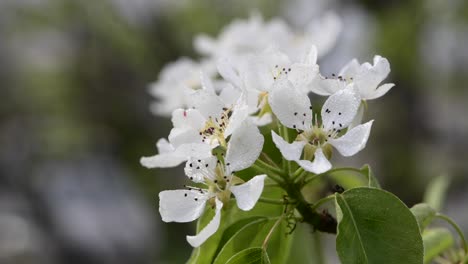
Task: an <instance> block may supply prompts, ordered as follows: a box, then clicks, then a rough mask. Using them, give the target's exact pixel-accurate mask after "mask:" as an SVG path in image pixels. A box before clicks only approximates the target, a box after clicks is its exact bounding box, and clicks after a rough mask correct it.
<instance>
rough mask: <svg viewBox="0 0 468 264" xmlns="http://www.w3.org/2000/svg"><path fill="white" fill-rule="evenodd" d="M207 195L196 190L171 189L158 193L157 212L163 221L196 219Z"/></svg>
mask: <svg viewBox="0 0 468 264" xmlns="http://www.w3.org/2000/svg"><path fill="white" fill-rule="evenodd" d="M207 199H208V196H207V194H206V193H205V192H203V193H202V192H201V191H196V190H171V191H162V192H160V193H159V213H160V214H161V218H162V220H163V221H164V222H178V223H185V222H191V221H194V220H195V219H198V218H199V217H200V215H201V214H202V213H203V211H204V209H205V203H206V200H207Z"/></svg>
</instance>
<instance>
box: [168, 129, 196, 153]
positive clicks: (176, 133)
mask: <svg viewBox="0 0 468 264" xmlns="http://www.w3.org/2000/svg"><path fill="white" fill-rule="evenodd" d="M168 139H169V142H170V143H171V144H172V146H173V147H174V148H175V149H177V148H178V147H179V146H181V145H183V144H191V143H202V136H201V135H200V132H199V130H196V129H193V128H191V127H186V128H173V129H171V132H169V136H168Z"/></svg>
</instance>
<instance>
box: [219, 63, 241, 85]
mask: <svg viewBox="0 0 468 264" xmlns="http://www.w3.org/2000/svg"><path fill="white" fill-rule="evenodd" d="M216 66H217V68H218V72H219V74H220V75H221V77H223V79H224V80H226V81H228V82H230V83H232V84H233V85H234V86H235V87H238V88H240V87H242V80H241V79H240V77H239V74H238V73H237V71H236V70H235V69H234V66H233V65H232V63H231V62H230V61H229V59H227V58H222V59H220V60H218V63H217V65H216Z"/></svg>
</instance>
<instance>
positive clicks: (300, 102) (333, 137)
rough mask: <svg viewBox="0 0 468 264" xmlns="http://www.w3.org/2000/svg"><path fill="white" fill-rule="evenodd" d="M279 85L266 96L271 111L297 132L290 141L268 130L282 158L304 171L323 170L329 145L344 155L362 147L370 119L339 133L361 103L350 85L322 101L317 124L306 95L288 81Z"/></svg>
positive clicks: (366, 137) (320, 171) (370, 124)
mask: <svg viewBox="0 0 468 264" xmlns="http://www.w3.org/2000/svg"><path fill="white" fill-rule="evenodd" d="M279 85H280V87H278V88H277V89H274V90H273V91H272V92H271V95H270V105H271V108H272V110H273V113H274V114H275V115H276V116H277V117H278V119H279V120H280V122H281V123H282V124H283V125H284V126H286V127H289V128H293V129H296V130H297V131H298V132H299V134H298V136H297V138H296V140H295V141H294V142H293V143H289V142H286V141H285V140H284V139H283V138H281V137H280V136H278V135H277V134H276V133H275V132H274V131H272V132H271V133H272V138H273V142H274V143H275V145H276V147H277V148H278V149H279V150H280V152H281V153H282V155H283V157H284V158H285V159H287V160H291V161H296V162H297V163H298V164H299V165H300V166H301V167H302V168H303V169H304V170H306V171H310V172H313V173H323V172H326V171H328V170H329V169H331V167H332V165H331V163H330V161H329V158H330V156H331V148H330V146H333V147H335V148H336V149H337V150H338V152H339V153H340V154H341V155H343V156H346V157H347V156H352V155H354V154H356V153H357V152H359V151H361V150H362V149H363V148H364V147H365V145H366V142H367V139H368V138H369V134H370V129H371V126H372V123H373V121H369V122H367V123H365V124H362V125H358V126H356V127H354V128H352V129H348V130H347V131H346V132H343V130H344V129H346V128H348V126H349V124H350V123H351V121H352V120H353V119H354V117H355V115H356V113H357V111H358V108H359V105H360V102H361V98H360V96H359V94H358V93H357V92H356V91H355V90H354V88H353V84H350V85H349V86H348V87H346V88H345V89H342V90H339V91H337V92H336V93H334V94H333V95H331V96H330V97H329V98H328V99H327V100H326V102H325V103H324V105H323V107H322V111H321V117H322V121H321V124H320V123H319V121H318V120H317V116H315V118H314V117H313V113H312V106H311V104H310V101H309V98H308V97H305V96H303V95H302V94H300V93H299V92H297V91H296V89H294V87H293V86H292V84H291V83H290V82H289V81H288V80H282V81H281V82H279ZM314 119H315V123H313V120H314ZM301 157H302V158H301Z"/></svg>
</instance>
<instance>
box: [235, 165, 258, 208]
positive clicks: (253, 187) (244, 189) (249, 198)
mask: <svg viewBox="0 0 468 264" xmlns="http://www.w3.org/2000/svg"><path fill="white" fill-rule="evenodd" d="M265 177H266V175H265V174H262V175H257V176H255V177H253V178H252V179H250V181H248V182H246V183H243V184H241V185H236V186H232V187H231V192H232V194H234V196H235V197H236V202H237V206H238V207H239V208H240V209H241V210H244V211H249V210H250V209H252V208H253V207H254V206H255V204H256V203H257V201H258V198H260V195H261V194H262V191H263V183H264V181H265Z"/></svg>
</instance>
